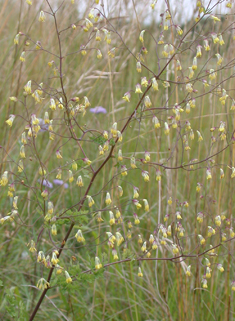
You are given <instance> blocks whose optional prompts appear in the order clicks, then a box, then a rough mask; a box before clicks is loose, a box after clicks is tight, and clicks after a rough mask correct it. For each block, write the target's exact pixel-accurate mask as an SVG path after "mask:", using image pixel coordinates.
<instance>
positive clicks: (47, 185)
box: [38, 179, 53, 188]
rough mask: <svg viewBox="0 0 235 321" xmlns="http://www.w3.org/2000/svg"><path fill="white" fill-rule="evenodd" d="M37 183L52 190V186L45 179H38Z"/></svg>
mask: <svg viewBox="0 0 235 321" xmlns="http://www.w3.org/2000/svg"><path fill="white" fill-rule="evenodd" d="M38 182H39V183H40V184H41V183H42V185H43V186H46V187H49V188H53V184H52V183H51V182H49V181H48V180H47V179H44V180H43V181H41V180H40V179H39V180H38Z"/></svg>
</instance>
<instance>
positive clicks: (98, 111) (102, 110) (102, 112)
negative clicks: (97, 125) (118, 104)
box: [90, 106, 107, 114]
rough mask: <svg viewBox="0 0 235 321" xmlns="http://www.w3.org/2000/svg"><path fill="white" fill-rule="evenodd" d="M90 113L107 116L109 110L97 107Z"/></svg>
mask: <svg viewBox="0 0 235 321" xmlns="http://www.w3.org/2000/svg"><path fill="white" fill-rule="evenodd" d="M90 112H91V113H93V114H106V113H107V110H106V108H104V107H102V106H96V107H94V108H90Z"/></svg>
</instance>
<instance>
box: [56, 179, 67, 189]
mask: <svg viewBox="0 0 235 321" xmlns="http://www.w3.org/2000/svg"><path fill="white" fill-rule="evenodd" d="M53 183H54V184H55V185H60V186H62V185H64V188H68V187H69V185H68V184H67V183H64V181H62V179H54V180H53Z"/></svg>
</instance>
